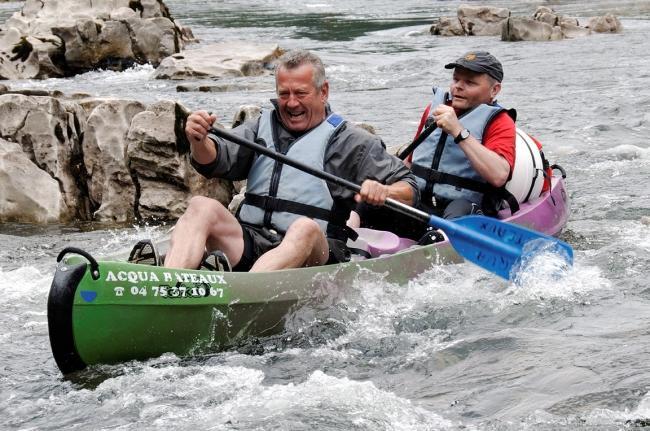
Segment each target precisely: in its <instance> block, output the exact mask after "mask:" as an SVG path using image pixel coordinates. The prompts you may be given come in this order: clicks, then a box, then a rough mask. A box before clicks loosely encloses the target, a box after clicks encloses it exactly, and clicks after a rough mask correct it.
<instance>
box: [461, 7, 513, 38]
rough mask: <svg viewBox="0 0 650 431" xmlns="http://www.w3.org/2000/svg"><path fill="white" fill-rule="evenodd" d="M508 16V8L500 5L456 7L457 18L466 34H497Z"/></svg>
mask: <svg viewBox="0 0 650 431" xmlns="http://www.w3.org/2000/svg"><path fill="white" fill-rule="evenodd" d="M509 16H510V10H509V9H506V8H502V7H495V6H469V5H461V6H460V7H459V8H458V20H459V21H460V25H461V26H462V28H463V30H464V32H465V34H466V35H468V36H497V35H499V34H501V24H502V23H503V21H504V20H505V19H507V18H508V17H509Z"/></svg>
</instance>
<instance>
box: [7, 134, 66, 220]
mask: <svg viewBox="0 0 650 431" xmlns="http://www.w3.org/2000/svg"><path fill="white" fill-rule="evenodd" d="M0 183H1V184H2V187H0V221H1V222H9V221H15V222H23V223H25V222H29V223H54V222H58V221H59V218H60V216H61V208H62V206H63V205H62V200H63V199H62V196H61V192H60V190H59V184H58V182H57V181H56V180H55V179H54V178H52V177H51V176H49V175H48V174H47V173H46V172H45V171H43V170H41V169H40V168H39V167H38V166H36V164H35V163H34V162H33V161H32V160H30V158H29V157H28V156H27V154H25V153H24V152H23V150H22V147H21V146H20V145H19V144H17V143H14V142H8V141H6V140H4V139H0Z"/></svg>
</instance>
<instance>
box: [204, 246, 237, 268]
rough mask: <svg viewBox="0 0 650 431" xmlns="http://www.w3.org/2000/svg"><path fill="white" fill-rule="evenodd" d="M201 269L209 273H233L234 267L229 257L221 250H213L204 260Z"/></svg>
mask: <svg viewBox="0 0 650 431" xmlns="http://www.w3.org/2000/svg"><path fill="white" fill-rule="evenodd" d="M199 269H204V270H208V271H220V272H231V271H232V267H231V266H230V261H229V260H228V256H226V255H225V253H224V252H223V251H221V250H213V251H211V252H210V253H208V255H207V256H206V257H205V258H204V259H203V262H201V266H200V267H199Z"/></svg>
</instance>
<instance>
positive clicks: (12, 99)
mask: <svg viewBox="0 0 650 431" xmlns="http://www.w3.org/2000/svg"><path fill="white" fill-rule="evenodd" d="M0 118H2V122H0V137H2V138H4V139H7V140H11V141H12V142H16V143H18V144H19V145H20V146H21V148H22V151H23V152H24V153H25V154H26V155H27V156H28V157H29V159H30V160H31V161H32V162H34V164H36V166H38V167H39V168H40V169H42V170H44V171H45V172H46V173H47V174H48V175H49V176H50V177H51V178H53V179H54V180H56V181H57V182H58V184H59V188H60V190H61V193H62V196H63V201H64V207H63V208H62V210H61V214H62V217H64V218H75V219H80V220H89V219H90V207H89V202H88V199H87V193H86V191H85V187H86V186H85V182H84V180H85V178H86V176H87V174H86V172H85V167H84V165H83V155H82V150H81V138H82V135H83V129H82V124H85V122H86V120H85V119H86V114H85V112H84V111H83V109H82V108H81V107H80V106H79V105H78V104H75V103H71V102H67V101H63V100H59V99H57V98H53V97H37V96H24V95H20V94H4V95H2V96H0Z"/></svg>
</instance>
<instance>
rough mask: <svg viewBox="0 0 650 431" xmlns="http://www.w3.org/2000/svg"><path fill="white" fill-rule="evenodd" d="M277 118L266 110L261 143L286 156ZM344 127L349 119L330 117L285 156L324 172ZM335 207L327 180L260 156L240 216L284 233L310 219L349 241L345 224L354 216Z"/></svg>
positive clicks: (262, 118) (263, 116) (249, 221)
mask: <svg viewBox="0 0 650 431" xmlns="http://www.w3.org/2000/svg"><path fill="white" fill-rule="evenodd" d="M273 116H274V110H263V111H262V114H261V117H260V120H259V128H258V132H257V140H256V142H257V143H258V144H261V145H264V146H265V147H267V148H269V149H271V150H274V151H277V152H281V151H280V148H279V146H278V145H277V143H276V136H277V133H276V131H275V130H274V128H275V126H274V120H273ZM343 124H345V120H343V118H341V117H340V116H338V115H336V114H331V115H329V116H328V117H327V119H326V120H325V121H323V122H322V123H321V124H319V125H318V126H316V127H315V128H314V129H312V130H311V131H309V132H308V133H306V134H305V135H303V136H301V137H300V138H298V139H297V140H296V141H295V142H294V143H293V144H292V145H291V146H290V147H289V149H288V150H287V151H286V153H284V154H285V155H287V156H288V157H291V158H293V159H295V160H299V161H300V162H302V163H304V164H306V165H309V166H311V167H313V168H315V169H318V170H323V168H324V160H325V152H326V149H327V147H328V145H329V143H330V141H331V139H332V137H333V136H334V134H335V133H336V132H337V131H338V130H339V129H340V128H341V126H342V125H343ZM334 207H335V202H334V199H333V198H332V195H331V193H330V190H329V187H328V186H327V182H325V181H324V180H322V179H319V178H316V177H315V176H313V175H310V174H307V173H305V172H303V171H301V170H298V169H295V168H293V167H291V166H288V165H284V164H282V163H280V162H277V161H275V160H273V159H271V158H269V157H266V156H263V155H259V156H258V157H257V158H256V159H255V160H254V162H253V165H252V167H251V170H250V171H249V174H248V182H247V186H246V194H245V198H244V201H243V202H242V205H241V207H240V209H239V212H238V214H237V217H238V219H239V220H240V221H241V222H243V223H247V224H250V225H254V226H260V227H266V228H269V229H274V230H275V231H277V232H279V233H283V234H284V233H285V232H286V231H287V230H288V229H289V226H290V225H291V223H293V222H294V221H295V220H296V219H297V218H299V217H300V216H306V217H310V218H312V219H314V220H315V221H316V223H318V225H319V226H320V228H321V230H322V231H323V233H325V234H326V235H327V236H329V237H331V238H337V239H341V240H346V239H347V237H348V236H347V235H348V232H349V230H348V229H346V227H345V221H346V219H347V216H348V215H349V214H343V212H342V211H336V210H333V209H334ZM348 212H349V211H348Z"/></svg>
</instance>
